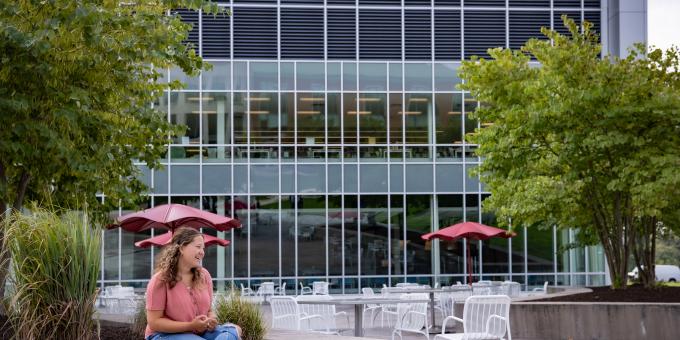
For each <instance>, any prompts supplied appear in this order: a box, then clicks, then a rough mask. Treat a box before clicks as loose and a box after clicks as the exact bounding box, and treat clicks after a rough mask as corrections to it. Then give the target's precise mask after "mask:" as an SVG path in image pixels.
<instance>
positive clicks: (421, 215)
mask: <svg viewBox="0 0 680 340" xmlns="http://www.w3.org/2000/svg"><path fill="white" fill-rule="evenodd" d="M431 200H432V197H431V196H430V195H406V228H407V231H406V239H407V244H406V266H407V268H406V272H407V273H408V274H430V273H432V260H431V255H430V252H431V250H432V248H431V243H430V241H428V242H426V241H425V240H423V239H422V238H420V236H421V235H423V234H425V233H429V232H431V231H432V226H431V224H430V216H431V209H430V206H431V204H430V203H431Z"/></svg>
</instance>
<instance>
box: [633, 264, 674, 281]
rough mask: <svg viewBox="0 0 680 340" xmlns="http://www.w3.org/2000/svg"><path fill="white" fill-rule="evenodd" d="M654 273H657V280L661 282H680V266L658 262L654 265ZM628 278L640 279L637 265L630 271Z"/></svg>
mask: <svg viewBox="0 0 680 340" xmlns="http://www.w3.org/2000/svg"><path fill="white" fill-rule="evenodd" d="M654 274H656V280H657V281H660V282H680V268H679V267H678V266H673V265H668V264H657V265H655V266H654ZM628 278H630V279H633V280H637V279H638V269H637V267H635V268H634V269H633V270H632V271H631V272H629V273H628Z"/></svg>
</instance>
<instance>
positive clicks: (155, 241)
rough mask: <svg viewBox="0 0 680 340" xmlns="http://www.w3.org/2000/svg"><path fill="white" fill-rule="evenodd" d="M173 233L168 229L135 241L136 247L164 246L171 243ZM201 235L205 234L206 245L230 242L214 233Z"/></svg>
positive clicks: (225, 244)
mask: <svg viewBox="0 0 680 340" xmlns="http://www.w3.org/2000/svg"><path fill="white" fill-rule="evenodd" d="M172 234H173V232H172V231H168V232H167V233H165V234H161V235H156V236H154V237H152V238H148V239H146V240H142V241H139V242H135V247H139V248H149V247H151V246H158V247H163V246H165V245H166V244H168V243H170V241H171V240H172ZM201 235H203V240H204V241H205V246H206V247H207V246H212V245H216V246H222V247H226V246H227V245H228V244H229V241H227V240H223V239H221V238H217V237H215V236H212V235H208V234H201Z"/></svg>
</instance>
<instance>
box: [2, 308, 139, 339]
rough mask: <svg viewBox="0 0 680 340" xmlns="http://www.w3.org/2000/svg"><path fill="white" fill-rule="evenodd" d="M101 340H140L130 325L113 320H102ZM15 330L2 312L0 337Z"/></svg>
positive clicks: (9, 337)
mask: <svg viewBox="0 0 680 340" xmlns="http://www.w3.org/2000/svg"><path fill="white" fill-rule="evenodd" d="M100 325H101V340H140V337H139V336H136V335H135V334H134V333H132V330H130V325H128V324H124V323H118V322H111V321H104V320H102V321H100ZM13 334H14V331H13V330H12V327H10V326H9V324H7V317H6V316H5V315H1V314H0V339H11V338H12V335H13Z"/></svg>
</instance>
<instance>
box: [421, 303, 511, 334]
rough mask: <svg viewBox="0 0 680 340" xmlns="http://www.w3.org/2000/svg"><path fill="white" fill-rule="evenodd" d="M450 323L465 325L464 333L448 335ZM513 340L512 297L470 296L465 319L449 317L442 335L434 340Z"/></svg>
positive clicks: (444, 322)
mask: <svg viewBox="0 0 680 340" xmlns="http://www.w3.org/2000/svg"><path fill="white" fill-rule="evenodd" d="M448 321H454V322H455V321H459V322H461V323H463V333H455V334H446V324H447V323H448ZM506 334H507V339H508V340H512V336H511V335H510V297H508V296H506V295H484V296H475V295H473V296H470V297H468V298H467V299H466V300H465V306H464V307H463V318H462V319H460V318H457V317H455V316H448V317H446V318H445V319H444V321H443V322H442V333H441V334H437V335H436V336H435V337H434V340H478V339H479V340H482V339H483V340H504V339H505V336H506Z"/></svg>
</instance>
